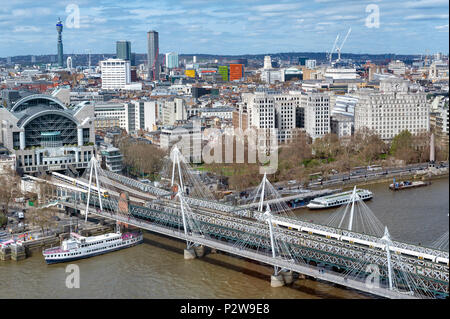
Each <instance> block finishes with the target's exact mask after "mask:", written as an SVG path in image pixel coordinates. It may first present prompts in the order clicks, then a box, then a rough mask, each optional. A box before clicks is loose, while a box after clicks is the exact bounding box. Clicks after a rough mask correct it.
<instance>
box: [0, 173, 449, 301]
mask: <svg viewBox="0 0 450 319" xmlns="http://www.w3.org/2000/svg"><path fill="white" fill-rule="evenodd" d="M387 184H388V183H383V184H373V185H367V186H364V187H363V188H365V189H369V190H371V191H372V192H373V193H374V198H373V199H372V200H370V201H368V202H366V205H367V206H368V207H369V208H370V209H371V210H372V211H373V213H374V214H375V215H376V216H377V218H378V219H379V220H380V221H381V222H382V223H383V224H384V225H387V226H388V228H389V231H390V234H391V237H392V238H393V239H394V240H399V241H404V242H409V243H414V244H419V243H420V244H421V245H423V246H429V245H430V244H431V243H432V242H433V241H434V240H436V239H437V238H438V237H439V236H441V235H442V234H444V233H445V232H446V231H448V227H449V226H448V224H449V220H448V218H449V217H448V211H449V179H448V177H447V178H444V179H439V180H434V181H433V183H432V184H431V185H430V186H427V187H422V188H416V189H409V190H403V191H397V192H394V191H390V190H389V189H388V185H387ZM335 211H336V210H335V209H329V210H319V211H310V210H308V209H300V210H297V211H296V212H295V213H296V215H298V216H299V217H300V218H302V219H304V220H308V221H310V220H313V221H314V222H317V223H323V222H325V221H326V220H327V219H328V218H329V217H330V215H331V214H332V213H333V212H335ZM144 237H145V239H144V243H143V244H141V245H138V246H135V247H132V248H129V249H124V250H121V251H117V252H113V253H109V254H105V255H101V256H97V257H93V258H89V259H84V260H79V261H76V262H75V263H76V264H77V265H78V266H79V269H80V288H73V289H68V288H66V276H67V275H68V273H66V266H67V264H54V265H47V264H46V263H45V261H44V259H43V257H42V255H41V254H40V253H37V252H36V253H34V255H33V256H31V257H30V258H27V259H25V260H23V261H19V262H15V261H6V262H1V261H0V298H252V299H253V298H254V299H259V298H297V299H301V298H371V297H370V296H367V295H364V294H361V293H358V292H356V291H353V290H349V289H343V288H339V287H335V286H333V285H329V284H327V283H323V282H319V281H314V280H298V281H296V282H295V283H294V285H292V286H289V287H281V288H272V287H271V286H270V275H271V273H272V271H273V270H272V268H270V267H268V266H264V265H261V264H257V263H253V262H248V261H246V260H244V259H241V258H237V257H233V256H229V255H225V254H221V253H219V254H208V255H207V256H205V257H202V258H197V259H194V260H184V259H183V249H184V248H185V243H183V242H181V241H178V240H174V239H170V238H167V237H163V236H159V235H155V234H151V233H145V236H144Z"/></svg>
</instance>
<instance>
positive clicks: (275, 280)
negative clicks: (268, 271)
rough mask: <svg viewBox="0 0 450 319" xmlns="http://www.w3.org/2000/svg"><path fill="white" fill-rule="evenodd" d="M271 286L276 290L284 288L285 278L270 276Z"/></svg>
mask: <svg viewBox="0 0 450 319" xmlns="http://www.w3.org/2000/svg"><path fill="white" fill-rule="evenodd" d="M270 286H271V287H274V288H278V287H283V286H284V278H283V276H282V275H272V276H270Z"/></svg>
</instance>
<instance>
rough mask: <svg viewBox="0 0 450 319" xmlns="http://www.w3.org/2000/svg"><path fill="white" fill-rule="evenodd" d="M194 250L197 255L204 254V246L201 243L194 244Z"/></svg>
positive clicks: (201, 255)
mask: <svg viewBox="0 0 450 319" xmlns="http://www.w3.org/2000/svg"><path fill="white" fill-rule="evenodd" d="M194 252H195V255H196V256H197V257H203V256H205V246H203V245H200V246H194Z"/></svg>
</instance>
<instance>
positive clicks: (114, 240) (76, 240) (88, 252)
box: [43, 231, 143, 264]
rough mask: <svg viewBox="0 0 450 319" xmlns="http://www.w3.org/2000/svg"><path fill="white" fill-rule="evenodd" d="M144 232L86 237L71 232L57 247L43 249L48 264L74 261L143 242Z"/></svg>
mask: <svg viewBox="0 0 450 319" xmlns="http://www.w3.org/2000/svg"><path fill="white" fill-rule="evenodd" d="M142 241H143V235H142V233H121V232H119V231H118V232H116V233H108V234H103V235H99V236H91V237H84V236H80V235H78V234H76V233H70V238H69V239H66V240H63V242H62V245H61V246H60V247H57V248H49V249H46V250H44V251H43V255H44V258H45V261H46V262H47V264H54V263H60V262H67V261H73V260H77V259H81V258H89V257H93V256H96V255H101V254H105V253H109V252H112V251H115V250H119V249H123V248H128V247H131V246H134V245H137V244H140V243H142Z"/></svg>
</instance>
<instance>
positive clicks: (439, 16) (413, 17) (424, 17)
mask: <svg viewBox="0 0 450 319" xmlns="http://www.w3.org/2000/svg"><path fill="white" fill-rule="evenodd" d="M404 19H405V20H435V19H448V14H416V15H410V16H406V17H405V18H404Z"/></svg>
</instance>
